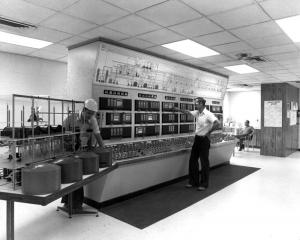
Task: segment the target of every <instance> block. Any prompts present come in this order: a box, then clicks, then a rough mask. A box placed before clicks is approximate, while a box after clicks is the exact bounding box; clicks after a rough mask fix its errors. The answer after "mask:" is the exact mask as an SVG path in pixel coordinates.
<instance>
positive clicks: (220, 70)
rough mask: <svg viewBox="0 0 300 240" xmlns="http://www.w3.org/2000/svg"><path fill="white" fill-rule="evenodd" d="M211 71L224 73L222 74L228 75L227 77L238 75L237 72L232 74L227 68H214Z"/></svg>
mask: <svg viewBox="0 0 300 240" xmlns="http://www.w3.org/2000/svg"><path fill="white" fill-rule="evenodd" d="M210 70H212V71H214V72H217V73H222V74H226V75H233V74H236V73H235V72H232V71H230V70H228V69H226V68H222V67H214V68H210Z"/></svg>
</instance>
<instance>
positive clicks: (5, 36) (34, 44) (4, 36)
mask: <svg viewBox="0 0 300 240" xmlns="http://www.w3.org/2000/svg"><path fill="white" fill-rule="evenodd" d="M0 42H6V43H11V44H15V45H21V46H25V47H31V48H43V47H46V46H49V45H50V44H52V43H51V42H46V41H42V40H38V39H34V38H29V37H23V36H20V35H16V34H12V33H6V32H1V31H0Z"/></svg>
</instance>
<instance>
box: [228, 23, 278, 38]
mask: <svg viewBox="0 0 300 240" xmlns="http://www.w3.org/2000/svg"><path fill="white" fill-rule="evenodd" d="M230 32H232V33H233V34H235V36H237V37H239V38H241V39H244V40H245V39H251V38H255V37H258V36H259V37H266V36H271V35H276V34H281V33H282V30H281V28H280V27H279V26H278V25H277V24H276V23H275V22H274V21H269V22H264V23H258V24H255V25H251V26H247V27H242V28H237V29H233V30H230Z"/></svg>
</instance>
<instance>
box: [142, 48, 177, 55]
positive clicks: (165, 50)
mask: <svg viewBox="0 0 300 240" xmlns="http://www.w3.org/2000/svg"><path fill="white" fill-rule="evenodd" d="M146 50H147V51H150V52H154V53H157V54H160V55H170V54H174V51H173V50H170V49H168V48H165V47H162V46H155V47H150V48H147V49H146Z"/></svg>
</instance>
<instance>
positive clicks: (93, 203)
mask: <svg viewBox="0 0 300 240" xmlns="http://www.w3.org/2000/svg"><path fill="white" fill-rule="evenodd" d="M229 163H230V162H229V161H228V162H224V163H220V164H218V165H215V166H213V167H211V168H210V169H214V168H218V167H221V166H224V165H228V164H229ZM187 178H188V175H185V176H182V177H179V178H175V179H172V180H170V181H166V182H163V183H159V184H157V185H154V186H151V187H148V188H145V189H141V190H138V191H136V192H132V193H128V194H126V195H123V196H119V197H116V198H113V199H109V200H107V201H104V202H97V201H95V200H92V199H90V198H87V197H85V198H84V203H85V204H87V205H89V206H91V207H93V208H96V209H100V208H102V207H106V206H109V205H112V204H115V203H118V202H122V201H125V200H128V199H130V198H134V197H136V196H139V195H141V194H144V193H147V192H151V191H154V190H157V189H159V188H162V187H165V186H168V185H170V184H174V183H177V182H180V181H182V180H185V179H187Z"/></svg>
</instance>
